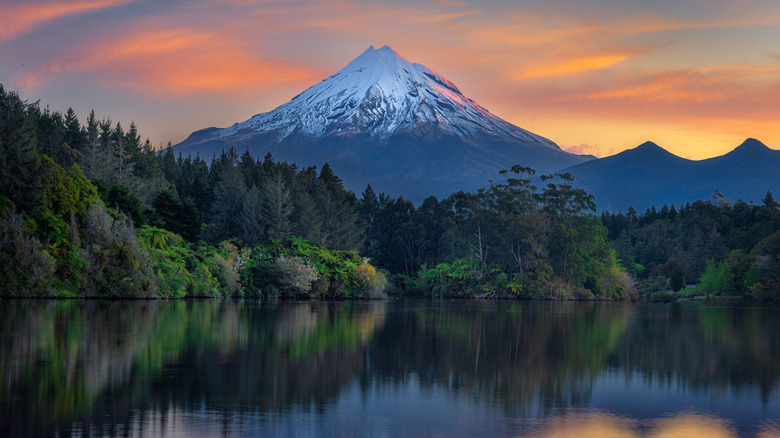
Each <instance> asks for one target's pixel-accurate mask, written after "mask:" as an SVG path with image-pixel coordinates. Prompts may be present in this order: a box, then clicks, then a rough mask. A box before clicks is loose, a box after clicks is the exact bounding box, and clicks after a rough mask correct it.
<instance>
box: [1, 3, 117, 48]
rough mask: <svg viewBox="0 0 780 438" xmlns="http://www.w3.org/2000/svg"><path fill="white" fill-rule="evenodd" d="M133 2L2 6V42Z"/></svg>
mask: <svg viewBox="0 0 780 438" xmlns="http://www.w3.org/2000/svg"><path fill="white" fill-rule="evenodd" d="M130 1H132V0H93V1H79V2H61V1H60V2H56V1H55V2H46V3H32V2H26V3H18V4H11V5H0V41H3V40H9V39H12V38H14V37H16V36H18V35H20V34H22V33H24V32H26V31H28V30H29V29H31V28H33V27H35V26H38V25H41V24H44V23H47V22H50V21H53V20H56V19H57V18H60V17H65V16H69V15H77V14H81V13H85V12H90V11H95V10H99V9H105V8H110V7H113V6H118V5H122V4H126V3H129V2H130Z"/></svg>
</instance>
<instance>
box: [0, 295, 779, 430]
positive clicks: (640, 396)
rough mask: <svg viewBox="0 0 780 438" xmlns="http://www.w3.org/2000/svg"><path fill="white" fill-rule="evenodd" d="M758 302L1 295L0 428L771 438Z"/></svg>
mask: <svg viewBox="0 0 780 438" xmlns="http://www.w3.org/2000/svg"><path fill="white" fill-rule="evenodd" d="M776 316H777V312H776V311H773V309H731V308H729V309H711V308H705V307H698V306H688V307H686V306H646V305H629V304H625V303H558V302H514V301H476V302H475V301H424V300H389V301H377V302H336V303H329V302H316V301H314V302H303V303H294V302H276V301H271V302H249V301H247V302H241V301H172V302H166V301H128V302H115V301H114V302H102V301H26V300H3V301H0V374H1V375H2V382H1V383H0V408H2V412H3V415H2V417H1V418H0V436H35V435H51V434H55V433H59V434H60V435H65V436H67V435H71V434H74V435H81V434H97V435H120V436H124V435H128V434H129V435H144V436H156V435H170V434H179V435H186V436H198V435H201V436H211V435H216V434H225V435H232V434H239V435H252V434H260V435H280V434H281V435H342V434H350V435H355V436H363V435H377V434H385V435H389V436H413V435H419V436H428V435H435V434H455V435H491V436H495V435H506V436H539V437H554V436H572V435H573V434H575V433H574V432H576V435H577V436H629V437H630V436H681V434H684V435H682V436H686V437H694V436H743V435H745V434H749V435H751V436H753V435H756V436H762V437H763V436H767V437H768V436H778V435H780V427H778V425H777V423H776V422H774V423H773V422H772V419H777V418H778V417H780V397H778V385H779V384H778V377H779V376H780V339H778V333H780V318H777V317H776ZM702 394H703V395H702ZM653 403H655V404H653ZM762 434H763V435H762Z"/></svg>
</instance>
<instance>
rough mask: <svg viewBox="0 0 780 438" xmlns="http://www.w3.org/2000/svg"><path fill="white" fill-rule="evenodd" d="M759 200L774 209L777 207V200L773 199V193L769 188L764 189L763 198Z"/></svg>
mask: <svg viewBox="0 0 780 438" xmlns="http://www.w3.org/2000/svg"><path fill="white" fill-rule="evenodd" d="M761 201H762V202H763V203H764V206H766V207H767V208H771V209H776V208H777V207H778V204H777V201H775V195H773V194H772V192H770V191H769V190H767V191H766V195H764V199H762V200H761Z"/></svg>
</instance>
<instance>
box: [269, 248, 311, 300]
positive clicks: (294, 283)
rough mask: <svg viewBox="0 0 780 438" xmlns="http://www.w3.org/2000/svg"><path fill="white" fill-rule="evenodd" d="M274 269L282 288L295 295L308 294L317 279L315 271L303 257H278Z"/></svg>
mask: <svg viewBox="0 0 780 438" xmlns="http://www.w3.org/2000/svg"><path fill="white" fill-rule="evenodd" d="M274 267H275V268H276V272H277V273H278V276H279V277H278V278H279V283H280V284H281V285H282V287H284V288H287V289H289V290H291V291H292V292H295V293H308V292H309V291H310V290H311V287H312V282H315V281H317V279H318V278H319V275H318V274H317V269H316V268H315V267H314V266H312V265H311V263H309V261H308V260H307V259H304V258H303V257H297V256H285V255H280V256H279V257H277V258H276V261H275V262H274Z"/></svg>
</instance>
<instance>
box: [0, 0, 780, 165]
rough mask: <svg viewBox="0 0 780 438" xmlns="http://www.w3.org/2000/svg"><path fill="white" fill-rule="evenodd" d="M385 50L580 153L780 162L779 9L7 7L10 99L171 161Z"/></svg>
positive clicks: (0, 55) (661, 2)
mask: <svg viewBox="0 0 780 438" xmlns="http://www.w3.org/2000/svg"><path fill="white" fill-rule="evenodd" d="M369 45H374V46H375V47H381V46H383V45H389V46H390V47H392V48H393V49H394V50H396V51H397V52H398V53H399V54H401V55H403V56H404V57H405V58H407V59H409V60H411V61H414V62H419V63H421V64H424V65H426V66H427V67H429V68H431V69H433V70H436V71H438V72H440V73H441V74H443V75H445V76H447V77H448V78H449V79H450V80H452V81H453V82H454V83H455V84H456V85H457V86H458V87H459V88H460V90H461V91H462V92H463V93H464V94H465V95H466V96H468V97H470V98H471V99H474V100H475V101H477V102H478V103H480V104H481V105H482V106H484V107H486V108H487V109H488V110H490V111H491V112H492V113H493V114H496V115H497V116H499V117H501V118H503V119H505V120H507V121H509V122H512V123H514V124H516V125H518V126H520V127H522V128H525V129H528V130H530V131H532V132H535V133H537V134H540V135H543V136H545V137H547V138H549V139H551V140H553V141H555V142H556V143H558V144H559V145H560V146H561V147H562V148H564V149H567V150H570V151H573V152H578V153H592V154H594V155H597V156H607V155H611V154H614V153H617V152H619V151H621V150H623V149H627V148H632V147H635V146H637V145H639V144H640V143H642V142H644V141H646V140H652V141H654V142H656V143H658V144H659V145H661V146H662V147H664V148H665V149H667V150H669V151H671V152H673V153H675V154H677V155H680V156H683V157H687V158H693V159H702V158H707V157H712V156H716V155H722V154H724V153H726V152H728V151H729V150H731V149H733V148H734V147H736V146H737V145H739V143H741V142H742V141H743V140H744V139H745V138H747V137H755V138H758V139H759V140H761V141H763V142H764V143H765V144H767V146H769V147H771V148H773V149H780V2H778V1H777V0H654V1H641V0H590V1H587V0H526V1H509V0H493V1H457V0H434V1H340V0H338V1H254V0H232V1H228V0H223V1H217V0H186V1H183V0H166V1H158V0H83V1H49V0H47V1H29V0H28V1H16V0H11V1H9V0H3V1H2V3H0V83H2V84H3V85H4V86H5V87H6V88H7V89H10V90H14V91H17V92H18V93H19V94H20V95H21V96H22V98H24V99H27V100H28V101H30V102H34V101H36V100H38V99H40V100H41V102H42V103H43V104H45V105H49V107H50V108H51V109H52V110H56V111H63V112H64V111H65V110H66V109H67V108H68V107H69V106H71V107H73V109H74V110H76V112H77V114H78V115H79V117H80V119H81V121H82V122H83V121H84V120H85V118H86V115H87V114H88V113H89V111H90V109H93V108H94V109H95V111H96V113H97V115H98V117H110V118H111V119H112V120H114V121H121V122H122V124H123V125H124V126H127V125H129V123H130V121H135V122H136V124H137V125H138V128H139V131H140V132H141V134H142V136H143V137H149V139H150V140H151V141H152V142H153V143H154V144H156V145H159V144H165V143H167V142H168V141H171V142H173V143H177V142H179V141H181V140H183V139H184V138H186V136H187V135H189V133H190V132H192V131H195V130H197V129H201V128H205V127H209V126H218V127H225V126H228V125H231V124H233V123H235V122H241V121H244V120H246V119H248V118H249V117H251V116H252V115H254V114H257V113H261V112H266V111H270V110H272V109H273V108H275V107H276V106H278V105H280V104H282V103H285V102H287V101H288V100H290V99H291V98H292V97H293V96H295V95H296V94H298V93H299V92H301V91H303V90H304V89H305V88H307V87H309V86H311V85H313V84H315V83H317V82H319V81H320V80H322V79H324V78H326V77H327V76H329V75H331V74H333V73H335V72H336V71H338V70H339V69H341V68H342V67H343V66H344V65H346V64H347V63H348V62H349V61H351V60H352V59H354V58H355V57H357V56H358V55H359V54H360V53H362V52H363V51H364V50H365V49H366V48H367V47H368V46H369Z"/></svg>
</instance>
